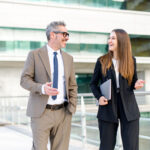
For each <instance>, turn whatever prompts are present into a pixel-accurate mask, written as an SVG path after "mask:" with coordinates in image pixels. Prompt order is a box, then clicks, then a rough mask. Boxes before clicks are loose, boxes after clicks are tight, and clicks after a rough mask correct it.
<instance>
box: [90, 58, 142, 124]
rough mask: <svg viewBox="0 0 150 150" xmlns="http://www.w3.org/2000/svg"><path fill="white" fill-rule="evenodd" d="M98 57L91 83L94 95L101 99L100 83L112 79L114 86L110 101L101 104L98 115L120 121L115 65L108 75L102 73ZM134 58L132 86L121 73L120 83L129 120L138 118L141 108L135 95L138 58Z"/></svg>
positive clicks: (108, 119) (105, 119)
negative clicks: (106, 103)
mask: <svg viewBox="0 0 150 150" xmlns="http://www.w3.org/2000/svg"><path fill="white" fill-rule="evenodd" d="M99 59H100V58H98V60H97V62H96V65H95V69H94V74H93V77H92V80H91V83H90V87H91V90H92V92H93V94H94V96H95V97H96V98H97V100H99V98H100V97H101V96H102V94H101V91H100V88H99V84H102V83H103V82H105V81H106V80H108V79H111V80H112V87H111V100H110V101H108V105H105V106H100V105H99V109H98V114H97V117H98V118H99V119H101V120H104V121H110V122H118V116H117V101H116V97H117V92H116V91H117V86H116V75H115V70H114V66H113V63H112V66H111V67H110V69H109V70H107V72H106V76H104V75H103V74H102V66H101V63H100V61H99ZM133 59H134V76H133V79H132V83H131V86H129V85H128V81H127V80H126V79H125V78H124V77H122V76H121V74H119V84H120V95H121V99H122V103H123V108H124V112H125V115H126V118H127V120H128V121H132V120H136V119H138V118H139V117H140V113H139V108H138V106H137V102H136V99H135V95H134V92H133V90H134V85H135V82H136V81H137V79H138V78H137V72H136V59H135V58H133Z"/></svg>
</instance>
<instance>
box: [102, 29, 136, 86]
mask: <svg viewBox="0 0 150 150" xmlns="http://www.w3.org/2000/svg"><path fill="white" fill-rule="evenodd" d="M112 32H115V33H116V36H117V57H118V60H119V73H120V74H121V75H122V76H123V77H124V78H125V79H127V80H128V84H129V85H131V82H132V78H133V74H134V61H133V58H132V49H131V42H130V38H129V36H128V34H127V33H126V31H124V30H123V29H114V30H112ZM112 58H113V52H112V51H108V53H107V54H105V55H104V56H102V57H100V62H101V64H102V73H103V74H104V75H106V71H107V70H108V69H109V68H110V67H111V65H112Z"/></svg>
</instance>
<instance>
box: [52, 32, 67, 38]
mask: <svg viewBox="0 0 150 150" xmlns="http://www.w3.org/2000/svg"><path fill="white" fill-rule="evenodd" d="M53 32H54V33H56V34H58V33H62V35H63V37H67V36H68V37H69V33H68V32H62V31H53Z"/></svg>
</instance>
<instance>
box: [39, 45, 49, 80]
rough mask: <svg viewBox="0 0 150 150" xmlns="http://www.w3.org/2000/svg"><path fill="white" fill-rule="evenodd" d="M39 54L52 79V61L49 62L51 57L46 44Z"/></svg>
mask: <svg viewBox="0 0 150 150" xmlns="http://www.w3.org/2000/svg"><path fill="white" fill-rule="evenodd" d="M39 56H40V58H41V60H42V62H43V64H44V66H45V69H46V71H47V73H48V75H49V77H50V80H51V70H50V62H49V57H48V52H47V48H46V46H44V47H43V48H42V50H41V51H39Z"/></svg>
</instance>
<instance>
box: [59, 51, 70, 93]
mask: <svg viewBox="0 0 150 150" xmlns="http://www.w3.org/2000/svg"><path fill="white" fill-rule="evenodd" d="M60 52H61V54H62V59H63V63H64V74H65V81H66V91H67V92H68V90H67V89H68V73H67V72H68V63H69V62H68V60H67V56H66V54H65V53H64V52H63V51H62V50H61V51H60ZM67 94H68V93H67Z"/></svg>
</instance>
